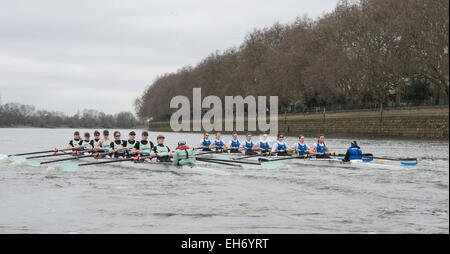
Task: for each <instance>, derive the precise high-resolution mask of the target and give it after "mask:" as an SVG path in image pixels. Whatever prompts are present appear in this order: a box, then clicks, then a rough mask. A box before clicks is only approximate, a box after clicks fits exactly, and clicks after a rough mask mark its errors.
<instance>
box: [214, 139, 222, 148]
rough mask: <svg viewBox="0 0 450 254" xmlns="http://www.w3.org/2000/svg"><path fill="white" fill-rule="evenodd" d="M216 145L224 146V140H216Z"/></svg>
mask: <svg viewBox="0 0 450 254" xmlns="http://www.w3.org/2000/svg"><path fill="white" fill-rule="evenodd" d="M214 145H215V146H217V147H218V148H222V147H224V145H223V141H222V140H220V141H217V140H214Z"/></svg>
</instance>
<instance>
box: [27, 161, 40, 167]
mask: <svg viewBox="0 0 450 254" xmlns="http://www.w3.org/2000/svg"><path fill="white" fill-rule="evenodd" d="M25 164H27V165H28V166H31V167H40V166H41V163H39V162H37V161H26V162H25Z"/></svg>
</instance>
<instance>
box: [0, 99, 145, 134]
mask: <svg viewBox="0 0 450 254" xmlns="http://www.w3.org/2000/svg"><path fill="white" fill-rule="evenodd" d="M138 124H140V122H139V121H138V120H137V119H136V117H135V116H134V115H133V113H131V112H120V113H118V114H115V115H110V114H105V113H103V112H99V111H97V110H93V109H87V110H83V111H82V113H77V114H75V115H73V116H67V115H65V114H64V113H62V112H50V111H46V110H36V108H35V107H34V106H30V105H24V104H19V103H7V104H3V105H0V127H14V126H31V127H48V128H56V127H68V128H100V127H102V128H123V129H131V128H135V127H136V126H137V125H138Z"/></svg>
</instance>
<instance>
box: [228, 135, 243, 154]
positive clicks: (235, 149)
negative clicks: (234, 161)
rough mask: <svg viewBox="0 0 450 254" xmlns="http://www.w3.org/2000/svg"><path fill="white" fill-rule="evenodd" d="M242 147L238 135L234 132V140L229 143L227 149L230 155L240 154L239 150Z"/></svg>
mask: <svg viewBox="0 0 450 254" xmlns="http://www.w3.org/2000/svg"><path fill="white" fill-rule="evenodd" d="M240 147H241V142H240V141H239V140H238V134H237V133H236V132H233V134H232V140H230V142H229V143H228V146H227V149H228V151H230V153H240V152H241V151H240V150H239V148H240Z"/></svg>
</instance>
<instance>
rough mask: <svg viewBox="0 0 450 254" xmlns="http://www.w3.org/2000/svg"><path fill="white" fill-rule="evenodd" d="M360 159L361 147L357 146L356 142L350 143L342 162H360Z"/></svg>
mask: <svg viewBox="0 0 450 254" xmlns="http://www.w3.org/2000/svg"><path fill="white" fill-rule="evenodd" d="M361 159H362V150H361V147H359V146H358V143H357V142H356V141H352V142H351V143H350V148H349V149H348V150H347V152H346V153H345V157H344V159H343V161H351V160H361Z"/></svg>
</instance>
